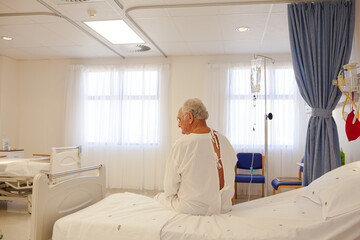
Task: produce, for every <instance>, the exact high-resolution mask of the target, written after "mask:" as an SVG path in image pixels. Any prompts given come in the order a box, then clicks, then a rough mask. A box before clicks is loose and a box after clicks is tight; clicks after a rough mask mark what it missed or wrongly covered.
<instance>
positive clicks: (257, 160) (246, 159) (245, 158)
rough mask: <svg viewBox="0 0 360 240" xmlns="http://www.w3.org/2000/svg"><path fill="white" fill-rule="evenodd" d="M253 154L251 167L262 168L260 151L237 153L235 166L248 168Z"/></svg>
mask: <svg viewBox="0 0 360 240" xmlns="http://www.w3.org/2000/svg"><path fill="white" fill-rule="evenodd" d="M253 154H254V163H253V169H262V168H263V157H262V155H261V153H238V154H236V156H237V159H238V161H237V163H236V167H237V168H240V169H250V167H251V162H252V158H253Z"/></svg>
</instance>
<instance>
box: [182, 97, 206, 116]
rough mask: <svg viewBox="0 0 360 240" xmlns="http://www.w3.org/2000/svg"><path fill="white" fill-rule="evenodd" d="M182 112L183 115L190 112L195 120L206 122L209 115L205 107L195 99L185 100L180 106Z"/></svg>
mask: <svg viewBox="0 0 360 240" xmlns="http://www.w3.org/2000/svg"><path fill="white" fill-rule="evenodd" d="M182 111H183V114H185V113H188V112H191V113H192V114H193V115H194V117H195V118H196V119H203V120H206V119H208V117H209V113H208V111H207V110H206V107H205V105H204V104H203V103H202V101H201V100H200V99H197V98H193V99H188V100H186V101H185V103H184V105H183V106H182Z"/></svg>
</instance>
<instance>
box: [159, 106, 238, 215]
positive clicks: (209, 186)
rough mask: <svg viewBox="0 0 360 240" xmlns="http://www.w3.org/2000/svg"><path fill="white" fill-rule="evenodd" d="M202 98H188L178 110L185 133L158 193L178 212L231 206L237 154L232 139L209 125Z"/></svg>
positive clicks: (218, 210) (199, 212)
mask: <svg viewBox="0 0 360 240" xmlns="http://www.w3.org/2000/svg"><path fill="white" fill-rule="evenodd" d="M207 118H208V112H207V110H206V107H205V106H204V104H203V103H202V102H201V101H200V100H199V99H189V100H187V101H186V102H185V103H184V105H183V106H182V108H180V110H179V113H178V117H177V120H178V126H179V127H180V128H181V131H182V134H184V136H182V137H181V138H180V139H178V140H177V141H176V143H175V145H174V146H173V148H172V150H171V153H170V157H169V159H168V161H167V163H166V170H165V179H164V192H163V193H160V194H158V195H156V196H155V199H157V200H158V201H159V202H161V203H162V204H163V205H165V206H167V207H169V208H172V209H174V210H175V211H178V212H182V213H187V214H194V215H212V214H219V213H225V212H228V211H230V209H231V199H232V197H233V195H234V178H235V173H234V167H235V164H236V161H237V158H236V154H235V152H234V149H233V147H232V146H231V144H230V143H229V141H228V140H227V139H226V137H224V136H223V135H221V134H220V133H218V132H215V131H213V130H212V129H210V128H209V127H208V126H207V124H206V119H207Z"/></svg>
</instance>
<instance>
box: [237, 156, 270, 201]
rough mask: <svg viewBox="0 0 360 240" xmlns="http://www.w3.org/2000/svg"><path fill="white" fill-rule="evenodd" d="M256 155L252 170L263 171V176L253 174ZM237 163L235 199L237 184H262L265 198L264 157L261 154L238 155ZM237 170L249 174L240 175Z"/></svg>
mask: <svg viewBox="0 0 360 240" xmlns="http://www.w3.org/2000/svg"><path fill="white" fill-rule="evenodd" d="M253 155H254V162H253V166H252V169H253V170H254V169H262V174H261V175H260V174H252V170H251V162H252V158H253ZM237 159H238V161H237V163H236V169H235V198H237V183H250V182H251V183H261V184H262V196H263V197H264V184H265V176H264V167H263V166H264V160H265V158H264V156H262V155H261V153H238V154H237ZM237 169H246V170H249V174H238V173H237Z"/></svg>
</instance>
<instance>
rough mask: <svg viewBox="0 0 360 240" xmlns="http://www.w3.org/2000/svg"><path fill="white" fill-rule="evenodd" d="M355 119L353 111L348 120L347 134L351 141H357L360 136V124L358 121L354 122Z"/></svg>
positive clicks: (346, 125)
mask: <svg viewBox="0 0 360 240" xmlns="http://www.w3.org/2000/svg"><path fill="white" fill-rule="evenodd" d="M354 117H355V111H351V113H349V115H348V117H347V118H346V124H345V132H346V135H347V138H348V140H349V141H353V140H356V139H357V138H358V137H359V136H360V122H359V120H358V119H355V122H354V124H353V120H354Z"/></svg>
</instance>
